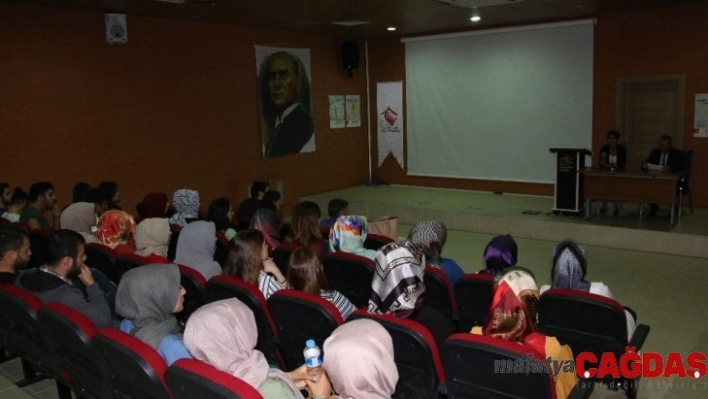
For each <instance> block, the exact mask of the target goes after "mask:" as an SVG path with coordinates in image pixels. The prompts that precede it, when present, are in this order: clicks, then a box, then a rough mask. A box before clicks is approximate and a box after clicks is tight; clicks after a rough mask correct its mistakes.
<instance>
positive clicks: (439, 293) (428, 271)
mask: <svg viewBox="0 0 708 399" xmlns="http://www.w3.org/2000/svg"><path fill="white" fill-rule="evenodd" d="M423 282H424V283H425V305H426V306H430V307H432V308H435V309H437V310H439V311H440V312H441V313H442V314H444V315H445V317H447V318H449V319H451V320H456V319H457V304H456V303H455V295H454V293H453V291H452V285H451V284H450V280H449V279H448V278H447V276H446V275H445V273H444V272H443V271H442V270H440V269H438V268H435V267H431V266H426V267H425V275H424V277H423Z"/></svg>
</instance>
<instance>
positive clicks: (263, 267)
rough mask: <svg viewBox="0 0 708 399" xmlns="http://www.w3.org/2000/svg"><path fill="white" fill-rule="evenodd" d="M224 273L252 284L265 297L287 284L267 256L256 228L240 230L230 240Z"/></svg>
mask: <svg viewBox="0 0 708 399" xmlns="http://www.w3.org/2000/svg"><path fill="white" fill-rule="evenodd" d="M224 274H225V275H227V276H232V277H237V278H239V279H241V280H243V281H245V282H247V283H250V284H253V285H255V286H257V287H258V289H259V290H260V291H261V292H262V293H263V296H264V297H265V299H268V298H270V296H271V295H273V293H275V292H276V291H278V290H282V289H283V288H285V287H286V286H287V284H288V283H287V280H286V279H285V276H283V273H281V272H280V270H279V269H278V266H276V265H275V262H273V259H271V258H270V257H269V256H268V245H267V244H266V242H265V240H264V239H263V234H262V233H261V232H260V231H258V230H251V229H248V230H241V231H239V232H238V233H236V237H234V239H233V240H231V248H230V251H229V257H228V259H227V260H226V264H225V265H224Z"/></svg>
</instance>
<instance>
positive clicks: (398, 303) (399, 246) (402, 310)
mask: <svg viewBox="0 0 708 399" xmlns="http://www.w3.org/2000/svg"><path fill="white" fill-rule="evenodd" d="M375 262H376V271H375V273H374V278H373V280H372V281H371V289H372V292H371V299H369V313H378V314H388V313H392V314H393V315H394V316H396V317H398V318H407V317H408V316H410V314H411V313H412V312H413V311H415V310H416V309H417V308H418V307H419V306H421V305H422V299H423V294H424V293H425V284H424V283H423V275H424V272H425V255H423V252H422V250H421V248H420V246H418V245H417V244H413V243H411V242H408V241H406V242H392V243H389V244H386V245H384V246H383V247H382V248H381V249H379V250H378V252H377V253H376V260H375Z"/></svg>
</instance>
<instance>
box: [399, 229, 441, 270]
mask: <svg viewBox="0 0 708 399" xmlns="http://www.w3.org/2000/svg"><path fill="white" fill-rule="evenodd" d="M408 241H410V242H412V243H414V244H418V245H420V246H421V248H422V249H423V252H424V253H425V258H426V260H427V261H428V265H430V266H435V267H438V268H439V267H440V262H441V259H440V253H441V252H442V247H443V246H444V245H445V241H447V227H445V223H443V222H439V221H437V220H427V221H423V222H418V223H416V224H414V225H413V228H411V232H410V233H408Z"/></svg>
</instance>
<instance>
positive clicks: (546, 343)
mask: <svg viewBox="0 0 708 399" xmlns="http://www.w3.org/2000/svg"><path fill="white" fill-rule="evenodd" d="M538 297H539V293H538V289H537V288H536V280H535V279H534V276H533V274H532V273H531V272H530V271H528V270H527V269H524V268H521V267H512V268H509V269H506V270H505V271H504V272H502V273H500V274H499V275H497V276H496V278H495V284H494V297H493V298H492V303H491V305H490V307H489V312H488V316H487V320H486V321H485V323H484V326H483V327H473V328H472V331H471V332H472V334H478V335H488V336H491V337H494V338H499V339H503V340H507V341H511V342H516V343H518V344H521V345H524V346H526V347H528V348H531V349H533V350H535V351H536V352H537V353H539V354H541V355H542V356H543V358H544V359H551V360H554V361H571V360H572V359H573V353H572V352H571V350H570V347H568V345H561V344H560V343H559V342H558V340H557V339H556V338H554V337H549V336H546V335H543V334H541V333H539V332H538V324H537V322H536V317H537V316H536V312H537V309H538ZM554 379H555V389H556V396H557V397H558V398H559V399H560V398H566V397H568V394H569V393H570V391H571V390H572V389H573V387H574V386H575V384H576V382H577V377H576V375H575V371H565V370H563V371H561V372H559V373H558V374H557V375H554Z"/></svg>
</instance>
